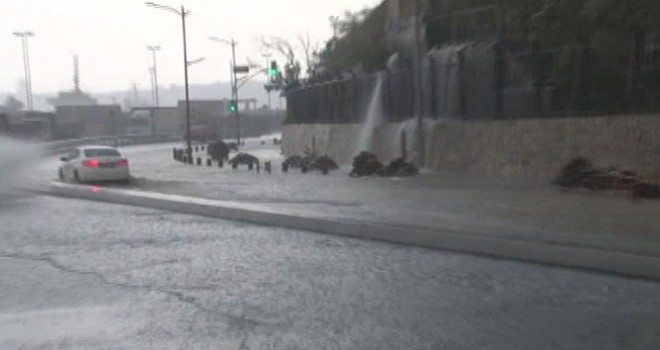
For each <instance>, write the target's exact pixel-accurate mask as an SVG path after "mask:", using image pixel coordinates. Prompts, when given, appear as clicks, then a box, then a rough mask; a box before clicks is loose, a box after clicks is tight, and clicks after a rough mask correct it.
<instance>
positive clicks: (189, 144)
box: [146, 1, 192, 163]
mask: <svg viewBox="0 0 660 350" xmlns="http://www.w3.org/2000/svg"><path fill="white" fill-rule="evenodd" d="M146 4H147V6H149V7H153V8H156V9H160V10H165V11H169V12H172V13H174V14H176V15H178V16H180V17H181V27H182V32H183V72H184V77H185V86H186V147H187V150H186V152H187V156H188V162H189V163H192V138H191V135H190V91H189V86H188V65H189V62H188V45H187V42H186V17H187V16H188V15H190V12H189V11H186V9H185V8H184V7H183V5H181V10H178V9H176V8H174V7H171V6H166V5H161V4H156V3H154V2H150V1H148V2H146Z"/></svg>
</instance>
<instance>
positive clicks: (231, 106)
mask: <svg viewBox="0 0 660 350" xmlns="http://www.w3.org/2000/svg"><path fill="white" fill-rule="evenodd" d="M237 110H238V103H236V101H233V100H232V101H230V102H229V111H230V112H236V111H237Z"/></svg>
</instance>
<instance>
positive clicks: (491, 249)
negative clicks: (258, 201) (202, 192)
mask: <svg viewBox="0 0 660 350" xmlns="http://www.w3.org/2000/svg"><path fill="white" fill-rule="evenodd" d="M27 191H28V192H32V193H36V194H42V195H50V196H58V197H66V198H78V199H85V200H92V201H99V202H109V203H116V204H123V205H130V206H139V207H147V208H153V209H160V210H166V211H171V212H176V213H182V214H191V215H199V216H206V217H212V218H219V219H226V220H234V221H242V222H248V223H252V224H258V225H264V226H276V227H283V228H288V229H294V230H301V231H311V232H318V233H325V234H332V235H339V236H346V237H352V238H361V239H369V240H376V241H385V242H390V243H397V244H406V245H412V246H418V247H424V248H435V249H443V250H450V251H455V252H460V253H468V254H479V255H488V256H492V257H498V258H506V259H515V260H523V261H528V262H534V263H542V264H550V265H555V266H563V267H571V268H581V269H589V270H594V271H599V272H607V273H615V274H621V275H626V276H631V277H640V278H650V279H658V280H660V256H651V255H637V254H632V253H627V252H621V251H614V250H603V249H596V248H588V247H574V246H568V245H558V244H547V243H536V242H530V241H522V240H513V239H506V238H496V237H486V236H476V235H473V234H468V233H455V232H446V231H438V230H430V229H424V228H415V227H406V226H392V225H382V224H378V223H372V222H358V221H350V220H341V219H328V218H320V217H311V216H298V215H290V214H286V213H282V212H277V211H269V210H266V209H264V208H263V207H261V208H259V207H258V206H256V207H255V206H253V205H250V204H245V203H240V202H231V201H219V200H209V199H202V198H194V197H185V196H178V195H168V194H161V193H154V192H143V191H135V190H121V189H108V188H101V187H95V186H82V185H71V184H64V183H57V182H53V183H51V184H50V185H48V186H34V187H31V188H30V189H28V190H27Z"/></svg>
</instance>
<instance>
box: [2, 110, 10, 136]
mask: <svg viewBox="0 0 660 350" xmlns="http://www.w3.org/2000/svg"><path fill="white" fill-rule="evenodd" d="M8 132H9V116H8V115H7V114H4V113H0V134H6V133H8Z"/></svg>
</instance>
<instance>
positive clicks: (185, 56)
mask: <svg viewBox="0 0 660 350" xmlns="http://www.w3.org/2000/svg"><path fill="white" fill-rule="evenodd" d="M181 26H182V28H183V67H184V68H183V69H184V75H185V80H186V146H188V163H190V164H192V137H191V135H190V88H189V86H188V44H187V40H186V11H185V9H184V8H183V5H181Z"/></svg>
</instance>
